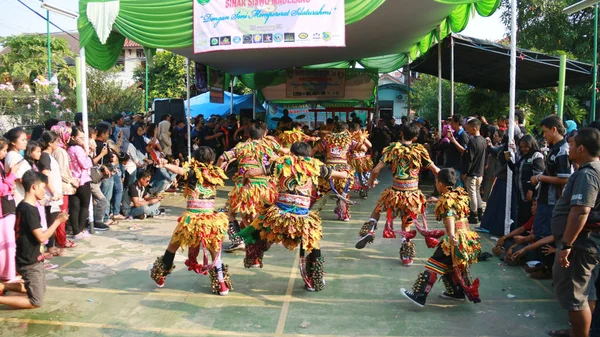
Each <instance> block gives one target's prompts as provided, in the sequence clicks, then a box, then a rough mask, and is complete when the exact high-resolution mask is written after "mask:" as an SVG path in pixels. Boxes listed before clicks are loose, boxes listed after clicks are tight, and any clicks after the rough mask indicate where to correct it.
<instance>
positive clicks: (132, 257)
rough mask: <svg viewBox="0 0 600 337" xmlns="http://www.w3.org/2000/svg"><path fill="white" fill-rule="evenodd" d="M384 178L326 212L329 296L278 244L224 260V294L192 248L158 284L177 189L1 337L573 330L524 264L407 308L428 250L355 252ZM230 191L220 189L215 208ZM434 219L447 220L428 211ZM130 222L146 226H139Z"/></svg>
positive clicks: (115, 231) (494, 268)
mask: <svg viewBox="0 0 600 337" xmlns="http://www.w3.org/2000/svg"><path fill="white" fill-rule="evenodd" d="M382 176H383V178H382V179H381V180H382V183H381V184H380V185H379V186H378V187H377V188H376V189H374V190H373V191H372V192H371V195H370V198H369V199H368V200H362V201H360V204H359V205H355V206H354V207H353V209H352V221H350V222H348V223H344V222H339V221H334V220H333V219H334V214H333V212H332V209H333V207H334V205H333V202H332V201H329V202H328V204H327V205H326V207H325V209H324V210H323V212H322V213H321V215H322V217H323V218H324V226H323V227H324V234H325V237H324V241H323V243H322V246H323V252H324V255H325V258H326V265H325V270H326V280H327V285H326V288H325V290H324V291H322V292H319V293H308V292H306V291H305V290H304V289H303V287H302V285H303V282H302V280H301V279H300V276H299V273H298V271H297V263H298V261H297V252H289V251H287V250H286V249H284V248H282V247H280V246H277V247H273V248H272V249H271V250H270V251H269V252H267V254H266V256H265V267H264V269H260V270H254V269H252V270H247V269H244V268H243V263H242V257H243V255H242V253H240V252H238V253H235V254H227V255H225V257H224V261H225V263H226V264H229V266H230V271H231V274H232V280H233V282H234V287H235V289H234V291H233V292H231V293H230V295H229V296H227V297H220V296H216V295H212V294H211V293H210V285H209V280H208V277H205V276H199V275H196V274H194V273H192V272H189V271H187V270H186V268H185V265H184V263H183V261H184V259H185V258H184V256H185V254H179V255H178V256H177V257H176V258H175V263H176V265H177V268H176V269H175V271H174V273H173V274H172V276H170V277H169V278H168V279H167V283H166V286H165V287H164V288H162V289H157V288H156V287H155V286H154V284H153V282H152V281H151V280H150V278H149V276H148V267H149V266H150V264H151V263H152V262H153V260H154V259H155V258H156V256H158V255H161V254H162V252H164V249H165V248H166V245H167V243H168V240H169V237H170V234H171V231H172V230H173V228H174V226H175V220H176V218H177V216H178V215H179V214H180V212H181V211H182V208H181V207H182V205H183V198H182V197H181V196H171V197H169V198H168V199H167V200H166V202H165V204H166V205H167V206H168V207H169V213H168V214H167V216H166V217H163V218H160V219H154V220H146V221H129V222H128V221H124V222H121V224H120V225H117V226H116V227H113V228H112V230H111V231H109V232H105V233H100V234H97V235H95V236H94V237H93V238H92V239H91V240H89V241H84V242H82V243H81V244H80V247H78V248H76V249H74V250H70V251H69V252H68V254H67V255H66V256H64V257H60V258H55V259H53V262H54V263H57V264H60V265H61V267H60V268H59V269H56V270H53V271H49V272H48V273H47V279H48V289H47V293H46V302H45V305H44V306H43V307H42V308H40V309H37V310H32V311H11V310H6V309H5V308H2V309H0V336H15V337H16V336H78V337H79V336H187V335H196V336H289V337H291V336H300V335H302V336H545V335H546V331H547V330H548V329H558V328H564V327H565V326H566V324H567V319H566V313H565V312H564V311H563V310H561V308H560V307H559V305H558V304H557V302H556V301H555V300H554V295H553V293H552V289H551V284H550V281H541V282H539V281H535V280H532V279H530V278H529V277H528V276H527V275H526V273H525V272H524V270H523V269H522V268H517V267H507V266H504V265H500V264H499V261H498V260H497V259H494V260H493V261H487V262H480V263H478V264H477V265H475V266H474V268H473V272H474V275H475V276H477V277H479V278H480V279H481V288H480V293H481V297H482V299H483V302H482V303H480V304H477V305H475V304H472V303H461V304H456V303H454V302H451V303H449V302H447V301H445V300H443V299H441V298H439V297H438V296H437V295H438V294H439V293H440V292H441V291H443V285H442V284H441V283H438V284H437V285H436V287H435V288H434V289H433V291H432V293H431V295H432V296H430V297H429V299H428V306H427V307H426V308H424V309H420V308H418V307H416V306H414V305H412V304H410V303H408V302H407V301H406V300H405V299H404V297H403V296H401V295H400V292H399V289H400V287H407V288H410V287H411V286H412V283H413V281H414V279H415V277H416V275H417V273H419V272H420V271H421V270H422V268H423V265H424V261H425V260H426V258H427V257H429V255H430V254H431V253H432V252H433V250H430V249H427V248H426V247H425V244H424V241H423V240H422V239H421V240H418V241H417V254H418V257H419V258H418V259H417V260H416V261H415V265H414V266H413V267H411V268H405V267H402V266H401V263H400V262H399V260H398V248H399V240H398V239H385V240H384V239H382V238H381V237H380V236H379V237H378V238H377V239H376V242H375V243H374V244H372V245H370V246H368V247H367V248H365V249H363V250H360V251H359V250H356V249H355V248H354V243H355V240H356V238H357V232H358V229H359V227H360V225H361V223H362V222H363V221H364V220H365V219H368V217H369V214H370V211H371V210H372V208H373V205H374V204H375V201H376V199H377V198H378V196H379V193H380V192H381V191H382V190H383V188H384V187H385V186H386V185H389V182H390V177H389V173H385V174H383V175H382ZM424 189H425V190H427V191H430V190H431V188H428V187H427V186H425V187H424ZM226 193H227V191H226V189H223V190H222V191H220V193H219V197H220V198H219V204H221V205H222V204H224V197H225V196H226ZM427 194H428V193H427ZM430 223H431V225H433V226H436V227H438V226H440V225H439V224H437V223H436V222H434V221H433V219H432V218H430ZM134 224H139V225H140V227H141V229H139V230H132V226H133V225H134ZM378 234H379V235H381V232H379V233H378ZM483 244H484V250H485V251H491V246H492V241H490V240H489V239H488V238H487V237H486V238H484V240H483ZM509 294H510V295H514V297H512V296H510V297H511V298H509V296H508V295H509ZM527 311H535V313H536V316H535V318H527V317H525V312H527Z"/></svg>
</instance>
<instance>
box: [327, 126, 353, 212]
mask: <svg viewBox="0 0 600 337" xmlns="http://www.w3.org/2000/svg"><path fill="white" fill-rule="evenodd" d="M356 145H357V143H356V141H354V140H353V139H352V137H351V136H350V133H349V132H348V131H343V132H339V133H330V134H327V135H325V136H324V137H323V139H322V141H321V142H320V143H319V145H318V149H319V151H320V152H321V153H324V154H325V164H326V165H327V167H329V168H330V169H332V170H335V171H339V172H348V179H324V178H321V179H319V192H320V193H321V194H326V193H327V192H329V191H332V190H333V192H334V193H335V196H336V197H337V198H338V201H337V205H336V208H335V210H334V212H335V214H336V215H337V216H338V219H339V220H343V221H350V209H349V207H348V203H349V200H350V194H349V192H350V190H351V189H352V187H353V186H354V170H353V169H352V167H351V166H350V165H349V164H348V154H349V152H350V151H352V150H354V148H355V147H356Z"/></svg>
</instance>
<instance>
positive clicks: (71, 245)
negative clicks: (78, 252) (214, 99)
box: [56, 240, 79, 248]
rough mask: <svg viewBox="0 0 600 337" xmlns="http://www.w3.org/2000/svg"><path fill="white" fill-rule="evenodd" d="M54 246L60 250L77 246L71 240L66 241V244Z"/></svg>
mask: <svg viewBox="0 0 600 337" xmlns="http://www.w3.org/2000/svg"><path fill="white" fill-rule="evenodd" d="M56 246H57V247H60V248H75V247H77V246H79V245H78V244H77V243H75V242H73V241H72V240H67V242H66V243H65V244H64V245H56Z"/></svg>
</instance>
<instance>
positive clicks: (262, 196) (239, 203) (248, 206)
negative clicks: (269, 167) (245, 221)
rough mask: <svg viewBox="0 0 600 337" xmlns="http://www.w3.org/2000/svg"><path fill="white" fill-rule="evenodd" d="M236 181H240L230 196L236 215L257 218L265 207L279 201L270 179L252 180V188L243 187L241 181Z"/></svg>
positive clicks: (231, 206)
mask: <svg viewBox="0 0 600 337" xmlns="http://www.w3.org/2000/svg"><path fill="white" fill-rule="evenodd" d="M240 178H241V177H240ZM234 179H235V178H234ZM235 180H238V181H237V182H236V184H235V186H234V187H233V189H232V190H231V191H230V192H229V194H228V198H229V207H230V210H231V211H233V212H235V213H240V214H243V215H249V216H251V217H255V216H257V215H258V214H260V213H261V212H262V210H263V209H264V208H265V205H266V206H267V207H268V206H269V205H272V204H273V203H274V202H275V200H277V190H276V189H275V185H274V182H273V181H272V180H271V179H270V178H258V179H257V178H253V179H250V183H251V185H250V186H248V185H242V183H241V179H235Z"/></svg>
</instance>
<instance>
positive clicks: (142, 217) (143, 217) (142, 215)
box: [135, 214, 148, 220]
mask: <svg viewBox="0 0 600 337" xmlns="http://www.w3.org/2000/svg"><path fill="white" fill-rule="evenodd" d="M147 217H148V216H147V215H146V214H140V215H138V216H136V217H135V218H136V219H139V220H145V219H146V218H147Z"/></svg>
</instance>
